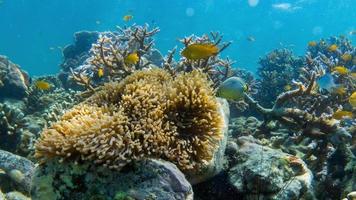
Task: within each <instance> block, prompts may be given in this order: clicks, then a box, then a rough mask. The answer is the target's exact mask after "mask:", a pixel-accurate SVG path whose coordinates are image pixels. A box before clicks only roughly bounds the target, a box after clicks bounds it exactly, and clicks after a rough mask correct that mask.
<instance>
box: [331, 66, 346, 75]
mask: <svg viewBox="0 0 356 200" xmlns="http://www.w3.org/2000/svg"><path fill="white" fill-rule="evenodd" d="M331 71H332V72H337V73H338V74H341V75H345V74H347V73H349V70H348V69H347V68H346V67H344V66H336V67H334V68H332V69H331Z"/></svg>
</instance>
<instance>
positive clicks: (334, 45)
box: [329, 44, 338, 52]
mask: <svg viewBox="0 0 356 200" xmlns="http://www.w3.org/2000/svg"><path fill="white" fill-rule="evenodd" d="M337 48H338V46H337V45H336V44H333V45H330V46H329V51H332V52H334V51H336V50H337Z"/></svg>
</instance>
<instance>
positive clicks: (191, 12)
mask: <svg viewBox="0 0 356 200" xmlns="http://www.w3.org/2000/svg"><path fill="white" fill-rule="evenodd" d="M194 13H195V10H194V9H193V8H187V9H186V10H185V14H186V15H187V16H188V17H192V16H193V15H194Z"/></svg>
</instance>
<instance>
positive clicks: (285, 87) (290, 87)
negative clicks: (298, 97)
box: [284, 85, 292, 91]
mask: <svg viewBox="0 0 356 200" xmlns="http://www.w3.org/2000/svg"><path fill="white" fill-rule="evenodd" d="M291 89H292V86H290V85H285V86H284V90H285V91H289V90H291Z"/></svg>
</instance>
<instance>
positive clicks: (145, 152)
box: [35, 69, 223, 171]
mask: <svg viewBox="0 0 356 200" xmlns="http://www.w3.org/2000/svg"><path fill="white" fill-rule="evenodd" d="M100 89H101V90H100V91H98V92H96V93H95V94H94V95H93V96H91V97H90V98H89V99H87V100H86V101H85V102H83V103H82V104H79V105H77V106H75V107H74V108H73V109H71V110H69V111H68V112H67V113H66V114H64V115H63V116H62V118H61V120H60V121H59V122H57V123H55V124H53V125H52V127H50V128H49V129H47V130H45V131H44V132H43V133H42V135H41V138H40V139H39V140H38V142H37V144H36V153H35V156H36V157H37V158H38V159H40V160H42V161H45V160H47V159H49V158H51V157H60V158H62V161H63V160H64V159H70V158H73V159H78V158H80V159H81V160H91V161H93V162H94V163H97V164H101V165H103V166H106V167H109V168H114V169H120V168H121V167H123V166H124V165H126V164H127V163H129V162H131V161H133V160H139V159H141V158H143V157H158V158H163V159H167V160H169V161H171V162H173V163H175V164H177V166H178V167H179V168H180V169H181V170H183V171H188V170H193V171H194V170H195V171H199V170H200V169H201V168H202V167H203V166H204V165H205V164H206V163H207V162H208V161H210V160H211V159H212V157H213V153H214V149H216V147H217V145H218V143H219V140H220V139H221V137H222V130H221V129H222V125H223V120H222V117H221V116H220V114H219V112H218V103H217V101H216V99H215V97H214V96H213V91H212V89H211V88H210V83H209V82H208V80H207V78H206V77H205V76H204V75H203V74H202V73H201V72H199V71H192V72H191V73H187V74H181V75H178V76H177V77H175V78H173V77H172V76H171V75H170V74H169V73H167V72H165V71H164V70H160V69H153V70H148V71H138V72H135V73H133V74H132V75H130V76H128V77H127V78H125V79H124V80H123V81H121V82H120V83H118V82H111V83H108V84H105V85H104V86H102V87H101V88H100Z"/></svg>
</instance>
